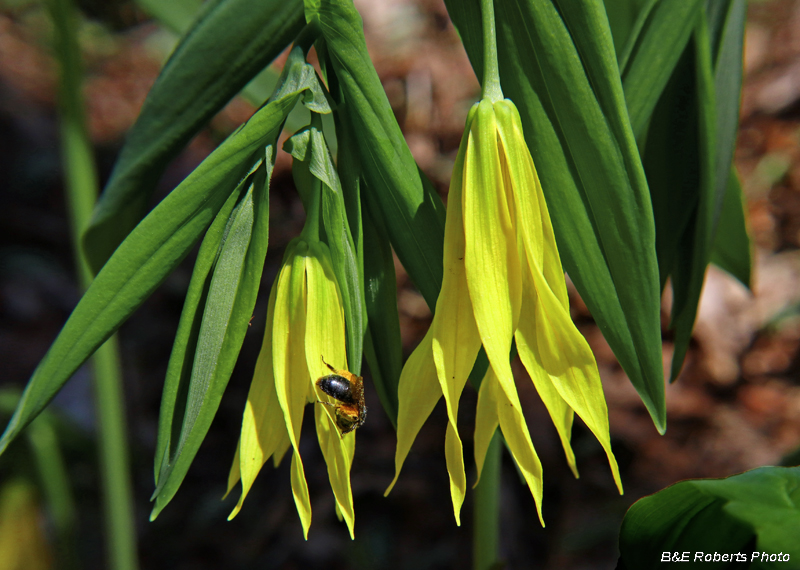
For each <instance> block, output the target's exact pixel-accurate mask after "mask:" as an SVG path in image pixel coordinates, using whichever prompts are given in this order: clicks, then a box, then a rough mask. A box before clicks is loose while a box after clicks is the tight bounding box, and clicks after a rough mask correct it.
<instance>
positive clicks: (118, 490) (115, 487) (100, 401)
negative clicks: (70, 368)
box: [47, 0, 139, 570]
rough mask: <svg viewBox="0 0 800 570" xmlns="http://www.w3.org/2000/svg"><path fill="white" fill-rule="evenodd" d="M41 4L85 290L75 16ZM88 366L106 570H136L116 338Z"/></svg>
mask: <svg viewBox="0 0 800 570" xmlns="http://www.w3.org/2000/svg"><path fill="white" fill-rule="evenodd" d="M47 4H48V8H49V10H50V15H51V17H52V19H53V24H54V26H55V46H54V47H55V50H54V51H55V53H56V54H57V57H58V60H59V66H60V85H59V104H60V111H61V117H60V118H61V125H60V126H61V150H62V163H63V167H64V176H65V186H66V190H67V202H68V206H69V212H70V224H71V230H72V232H71V233H72V245H73V250H74V256H75V262H76V264H77V266H78V273H79V277H80V282H81V285H82V286H83V288H84V289H85V288H87V287H88V286H89V284H90V283H91V281H92V278H93V276H92V274H91V271H90V269H89V265H88V263H87V262H86V258H85V256H84V255H83V249H82V248H81V236H82V235H83V232H84V230H85V229H86V227H87V226H88V224H89V220H90V219H91V216H92V210H93V208H94V204H95V202H96V200H97V194H98V182H97V169H96V167H95V163H94V156H93V154H92V147H91V143H90V142H89V137H88V135H87V132H86V119H85V117H84V111H83V97H82V93H81V85H82V81H83V72H82V65H81V54H80V47H79V45H78V38H77V14H76V12H75V9H74V6H73V4H72V1H71V0H48V3H47ZM92 364H93V367H94V382H95V399H96V402H95V407H96V411H97V433H98V437H99V438H100V443H99V445H100V464H101V477H102V481H103V503H104V509H105V518H106V532H107V535H108V542H109V544H108V559H109V568H112V569H113V570H136V569H137V568H138V567H139V563H138V555H137V552H136V530H135V525H134V520H135V519H134V508H133V492H132V487H131V480H130V463H129V459H128V442H127V438H126V428H125V406H124V401H123V396H122V388H121V385H122V374H121V370H120V364H119V349H118V345H117V341H116V337H112V338H110V339H109V340H108V341H107V342H106V343H105V344H104V345H103V346H101V347H100V348H99V349H98V350H97V352H95V355H94V357H93V358H92Z"/></svg>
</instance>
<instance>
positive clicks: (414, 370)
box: [384, 329, 442, 496]
mask: <svg viewBox="0 0 800 570" xmlns="http://www.w3.org/2000/svg"><path fill="white" fill-rule="evenodd" d="M432 338H433V334H432V332H431V329H428V332H427V334H426V335H425V338H423V339H422V342H420V343H419V346H417V348H416V349H414V352H412V353H411V356H409V357H408V360H407V361H406V364H405V366H403V371H402V372H401V373H400V381H399V384H398V386H397V399H398V401H399V406H398V410H397V448H396V449H395V455H394V468H395V472H394V479H392V482H391V484H390V485H389V487H388V488H387V489H386V492H385V493H384V496H385V495H388V494H389V492H390V491H391V490H392V487H394V484H395V483H396V482H397V478H398V477H399V476H400V469H402V467H403V462H404V461H405V460H406V456H407V455H408V452H409V450H410V449H411V444H412V443H414V439H415V438H416V437H417V434H418V433H419V430H420V428H421V427H422V424H424V423H425V420H427V419H428V416H430V415H431V412H432V411H433V408H434V406H436V402H437V401H438V400H439V398H441V396H442V388H441V386H439V380H438V378H437V377H436V367H435V366H434V364H433V352H432V348H431V344H432Z"/></svg>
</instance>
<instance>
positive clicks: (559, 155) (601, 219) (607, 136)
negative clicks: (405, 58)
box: [446, 0, 666, 431]
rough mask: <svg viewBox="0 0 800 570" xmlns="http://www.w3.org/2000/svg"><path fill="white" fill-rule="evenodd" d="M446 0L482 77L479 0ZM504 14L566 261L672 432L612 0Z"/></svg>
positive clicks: (508, 60)
mask: <svg viewBox="0 0 800 570" xmlns="http://www.w3.org/2000/svg"><path fill="white" fill-rule="evenodd" d="M446 4H447V6H448V10H449V11H450V15H451V17H452V18H453V20H454V22H455V23H456V25H457V27H458V28H459V31H460V32H461V37H462V39H463V40H464V44H465V47H466V48H467V53H468V55H469V56H470V60H471V61H472V64H473V69H475V70H476V73H477V74H478V75H479V76H480V75H481V73H482V37H481V33H480V28H479V26H477V25H476V22H480V18H479V17H476V14H479V11H478V4H477V2H475V1H474V0H473V1H471V2H454V1H449V2H446ZM496 16H497V22H498V51H499V60H500V79H501V83H502V87H503V91H504V93H505V94H506V96H507V97H508V98H509V99H511V100H512V101H514V103H515V104H516V105H517V107H518V108H519V110H520V115H521V118H522V122H523V128H524V132H525V138H526V141H527V143H528V146H529V148H530V150H531V154H532V156H533V159H534V163H535V164H536V168H537V171H538V173H539V177H540V179H541V181H542V188H543V190H544V193H545V198H546V199H547V205H548V209H549V210H550V215H551V218H552V219H553V225H554V229H555V232H556V240H557V242H558V246H559V252H560V253H561V256H562V260H563V263H564V266H565V269H566V271H567V273H568V274H569V276H570V277H571V278H572V280H573V282H574V283H575V285H576V287H577V288H578V290H579V291H580V293H581V296H582V298H583V299H584V301H585V302H586V304H587V306H588V307H589V309H590V311H591V312H592V315H593V316H594V318H595V320H596V321H597V323H598V326H599V327H600V329H601V331H602V332H603V334H604V336H605V338H606V339H607V340H608V342H609V344H610V345H611V347H612V349H613V350H614V353H615V354H616V356H617V358H618V359H619V361H620V364H621V365H622V366H623V368H624V369H625V371H626V372H627V373H628V376H629V378H630V379H631V382H632V383H633V385H634V386H635V387H636V389H637V391H638V392H639V394H640V396H641V397H642V400H643V402H644V403H645V405H646V406H647V408H648V410H649V411H650V414H651V416H652V417H653V420H654V422H655V424H656V426H657V427H658V429H659V430H662V431H663V430H664V429H665V421H666V411H665V407H664V385H663V372H662V363H661V332H660V324H659V306H660V295H659V288H658V273H657V263H656V256H655V247H654V244H655V236H654V226H653V219H652V208H651V205H650V200H649V197H648V195H647V186H646V183H645V179H644V176H643V171H642V166H641V163H640V160H639V158H638V156H637V152H636V149H635V146H634V144H633V136H632V132H631V130H630V126H629V125H628V122H627V120H626V118H625V114H626V110H625V107H624V105H623V103H622V102H623V98H622V91H621V85H620V83H619V76H618V73H617V72H616V70H615V67H616V66H615V63H614V51H613V45H612V43H611V37H610V32H609V29H608V25H607V24H606V23H605V18H604V17H603V11H602V5H601V4H600V3H599V2H580V3H570V2H555V3H554V2H533V3H526V4H524V5H518V4H514V3H509V4H506V3H502V4H498V5H497V13H496ZM632 259H635V260H636V262H635V263H631V260H632Z"/></svg>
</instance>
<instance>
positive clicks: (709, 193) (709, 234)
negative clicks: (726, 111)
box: [662, 17, 724, 380]
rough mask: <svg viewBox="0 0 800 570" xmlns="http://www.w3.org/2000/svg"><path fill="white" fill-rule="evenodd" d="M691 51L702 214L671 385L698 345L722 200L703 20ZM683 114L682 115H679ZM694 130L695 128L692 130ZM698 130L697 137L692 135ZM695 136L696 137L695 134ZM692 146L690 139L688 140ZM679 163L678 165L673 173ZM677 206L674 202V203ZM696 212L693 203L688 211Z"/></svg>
mask: <svg viewBox="0 0 800 570" xmlns="http://www.w3.org/2000/svg"><path fill="white" fill-rule="evenodd" d="M689 49H690V50H691V52H692V53H693V59H694V75H695V91H694V93H695V97H696V101H695V108H696V109H697V114H696V117H695V119H694V122H693V124H692V123H690V124H689V129H688V130H687V135H689V136H693V137H694V138H695V139H696V140H697V150H698V156H697V160H698V161H699V165H698V179H697V185H696V186H695V198H694V201H696V204H697V206H696V209H695V211H694V214H693V217H692V219H691V220H690V222H689V225H688V227H687V228H686V230H685V231H684V232H683V235H682V236H681V239H680V242H679V243H678V246H677V248H678V250H677V251H678V255H677V256H676V261H675V265H674V267H673V269H672V292H673V295H672V297H673V299H672V321H671V323H670V326H671V327H672V328H673V329H674V330H675V339H674V343H675V344H674V351H673V354H672V370H671V373H670V380H675V379H676V378H677V377H678V374H679V373H680V371H681V368H682V366H683V360H684V357H685V356H686V351H687V350H688V348H689V342H690V341H691V339H692V330H693V328H694V322H695V318H696V316H697V305H698V303H699V302H700V294H701V293H702V289H703V282H704V280H705V274H706V268H707V267H708V262H709V259H710V256H711V248H712V246H713V238H714V205H715V204H716V203H717V201H718V198H717V197H716V195H715V193H716V192H717V191H718V190H719V189H720V188H719V187H718V186H717V185H716V180H715V176H716V171H715V168H716V153H717V151H718V149H717V148H716V110H715V99H714V79H713V73H712V69H711V51H710V45H709V38H708V27H707V25H706V20H705V18H703V17H699V18H698V24H697V26H696V27H695V33H694V35H693V39H692V42H691V44H690V45H689ZM678 112H680V109H679V110H678ZM692 127H694V128H693V129H692ZM692 130H694V133H691V131H692ZM690 133H691V134H690ZM686 142H687V143H689V142H690V139H689V138H688V137H687V140H686ZM675 164H678V163H676V162H673V163H672V165H673V168H674V167H675ZM722 190H723V191H724V188H722ZM670 199H672V200H674V199H675V198H674V196H673V197H672V198H670ZM683 209H684V211H689V212H691V202H689V203H687V204H685V205H684V206H683ZM662 229H663V231H664V232H673V231H675V230H674V226H672V225H669V224H667V225H665V226H663V228H662Z"/></svg>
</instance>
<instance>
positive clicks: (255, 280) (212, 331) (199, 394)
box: [151, 141, 277, 519]
mask: <svg viewBox="0 0 800 570" xmlns="http://www.w3.org/2000/svg"><path fill="white" fill-rule="evenodd" d="M276 143H277V141H273V142H272V144H270V146H267V148H266V154H265V156H264V158H263V161H261V160H260V161H259V162H260V166H259V167H258V168H257V170H256V171H255V173H254V174H252V175H251V176H250V177H248V181H247V182H246V185H247V190H246V192H245V194H244V197H243V198H242V199H241V201H240V202H239V203H238V204H237V205H236V207H235V208H234V210H233V212H232V213H231V217H230V223H229V224H227V227H226V228H225V232H224V235H223V236H222V239H221V241H220V244H219V254H218V257H217V260H216V262H215V264H214V274H213V276H212V277H211V279H210V282H209V283H208V292H207V294H206V303H205V310H204V311H203V317H202V322H201V323H200V327H199V331H198V333H197V340H196V343H195V347H194V348H195V350H194V362H193V363H192V370H191V377H190V379H189V383H188V386H187V390H186V400H185V403H184V402H183V401H182V402H181V406H180V411H181V412H182V414H180V415H177V416H176V415H175V414H168V416H169V419H170V420H171V421H172V426H169V425H167V424H166V419H167V418H159V434H162V433H165V434H167V435H169V436H172V434H175V438H176V439H177V441H173V440H172V437H170V441H169V442H168V444H167V445H165V446H164V452H165V453H164V455H163V456H162V457H161V472H160V473H159V475H158V478H157V479H158V483H157V486H156V491H155V493H154V498H155V502H156V504H155V506H154V507H153V512H152V513H151V519H154V518H155V517H156V516H158V513H159V512H160V511H161V510H162V509H163V508H164V507H165V506H166V505H167V503H169V501H170V500H171V499H172V497H173V496H174V495H175V492H176V491H177V490H178V487H179V486H180V484H181V482H182V481H183V478H184V476H185V475H186V472H187V471H188V469H189V466H190V465H191V463H192V460H193V459H194V456H195V454H196V453H197V450H198V449H199V448H200V444H201V443H202V442H203V439H205V436H206V433H207V432H208V428H209V427H211V422H212V420H213V419H214V416H215V415H216V413H217V408H218V407H219V403H220V400H221V399H222V394H223V392H224V391H225V387H226V386H227V384H228V379H229V378H230V375H231V373H232V372H233V367H234V365H235V364H236V359H237V358H238V356H239V351H240V350H241V347H242V342H243V341H244V336H245V333H246V332H247V330H248V325H249V322H250V318H251V316H252V314H253V308H254V307H255V303H256V295H257V294H258V289H259V285H260V284H261V272H262V270H263V268H264V259H265V257H266V255H267V244H268V238H269V180H270V177H271V176H272V167H273V165H274V161H275V155H276V149H275V144H276ZM165 388H166V387H165ZM176 423H178V424H180V431H179V432H177V431H176V429H175V428H176ZM162 424H164V425H162ZM156 460H158V457H157V458H156Z"/></svg>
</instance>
